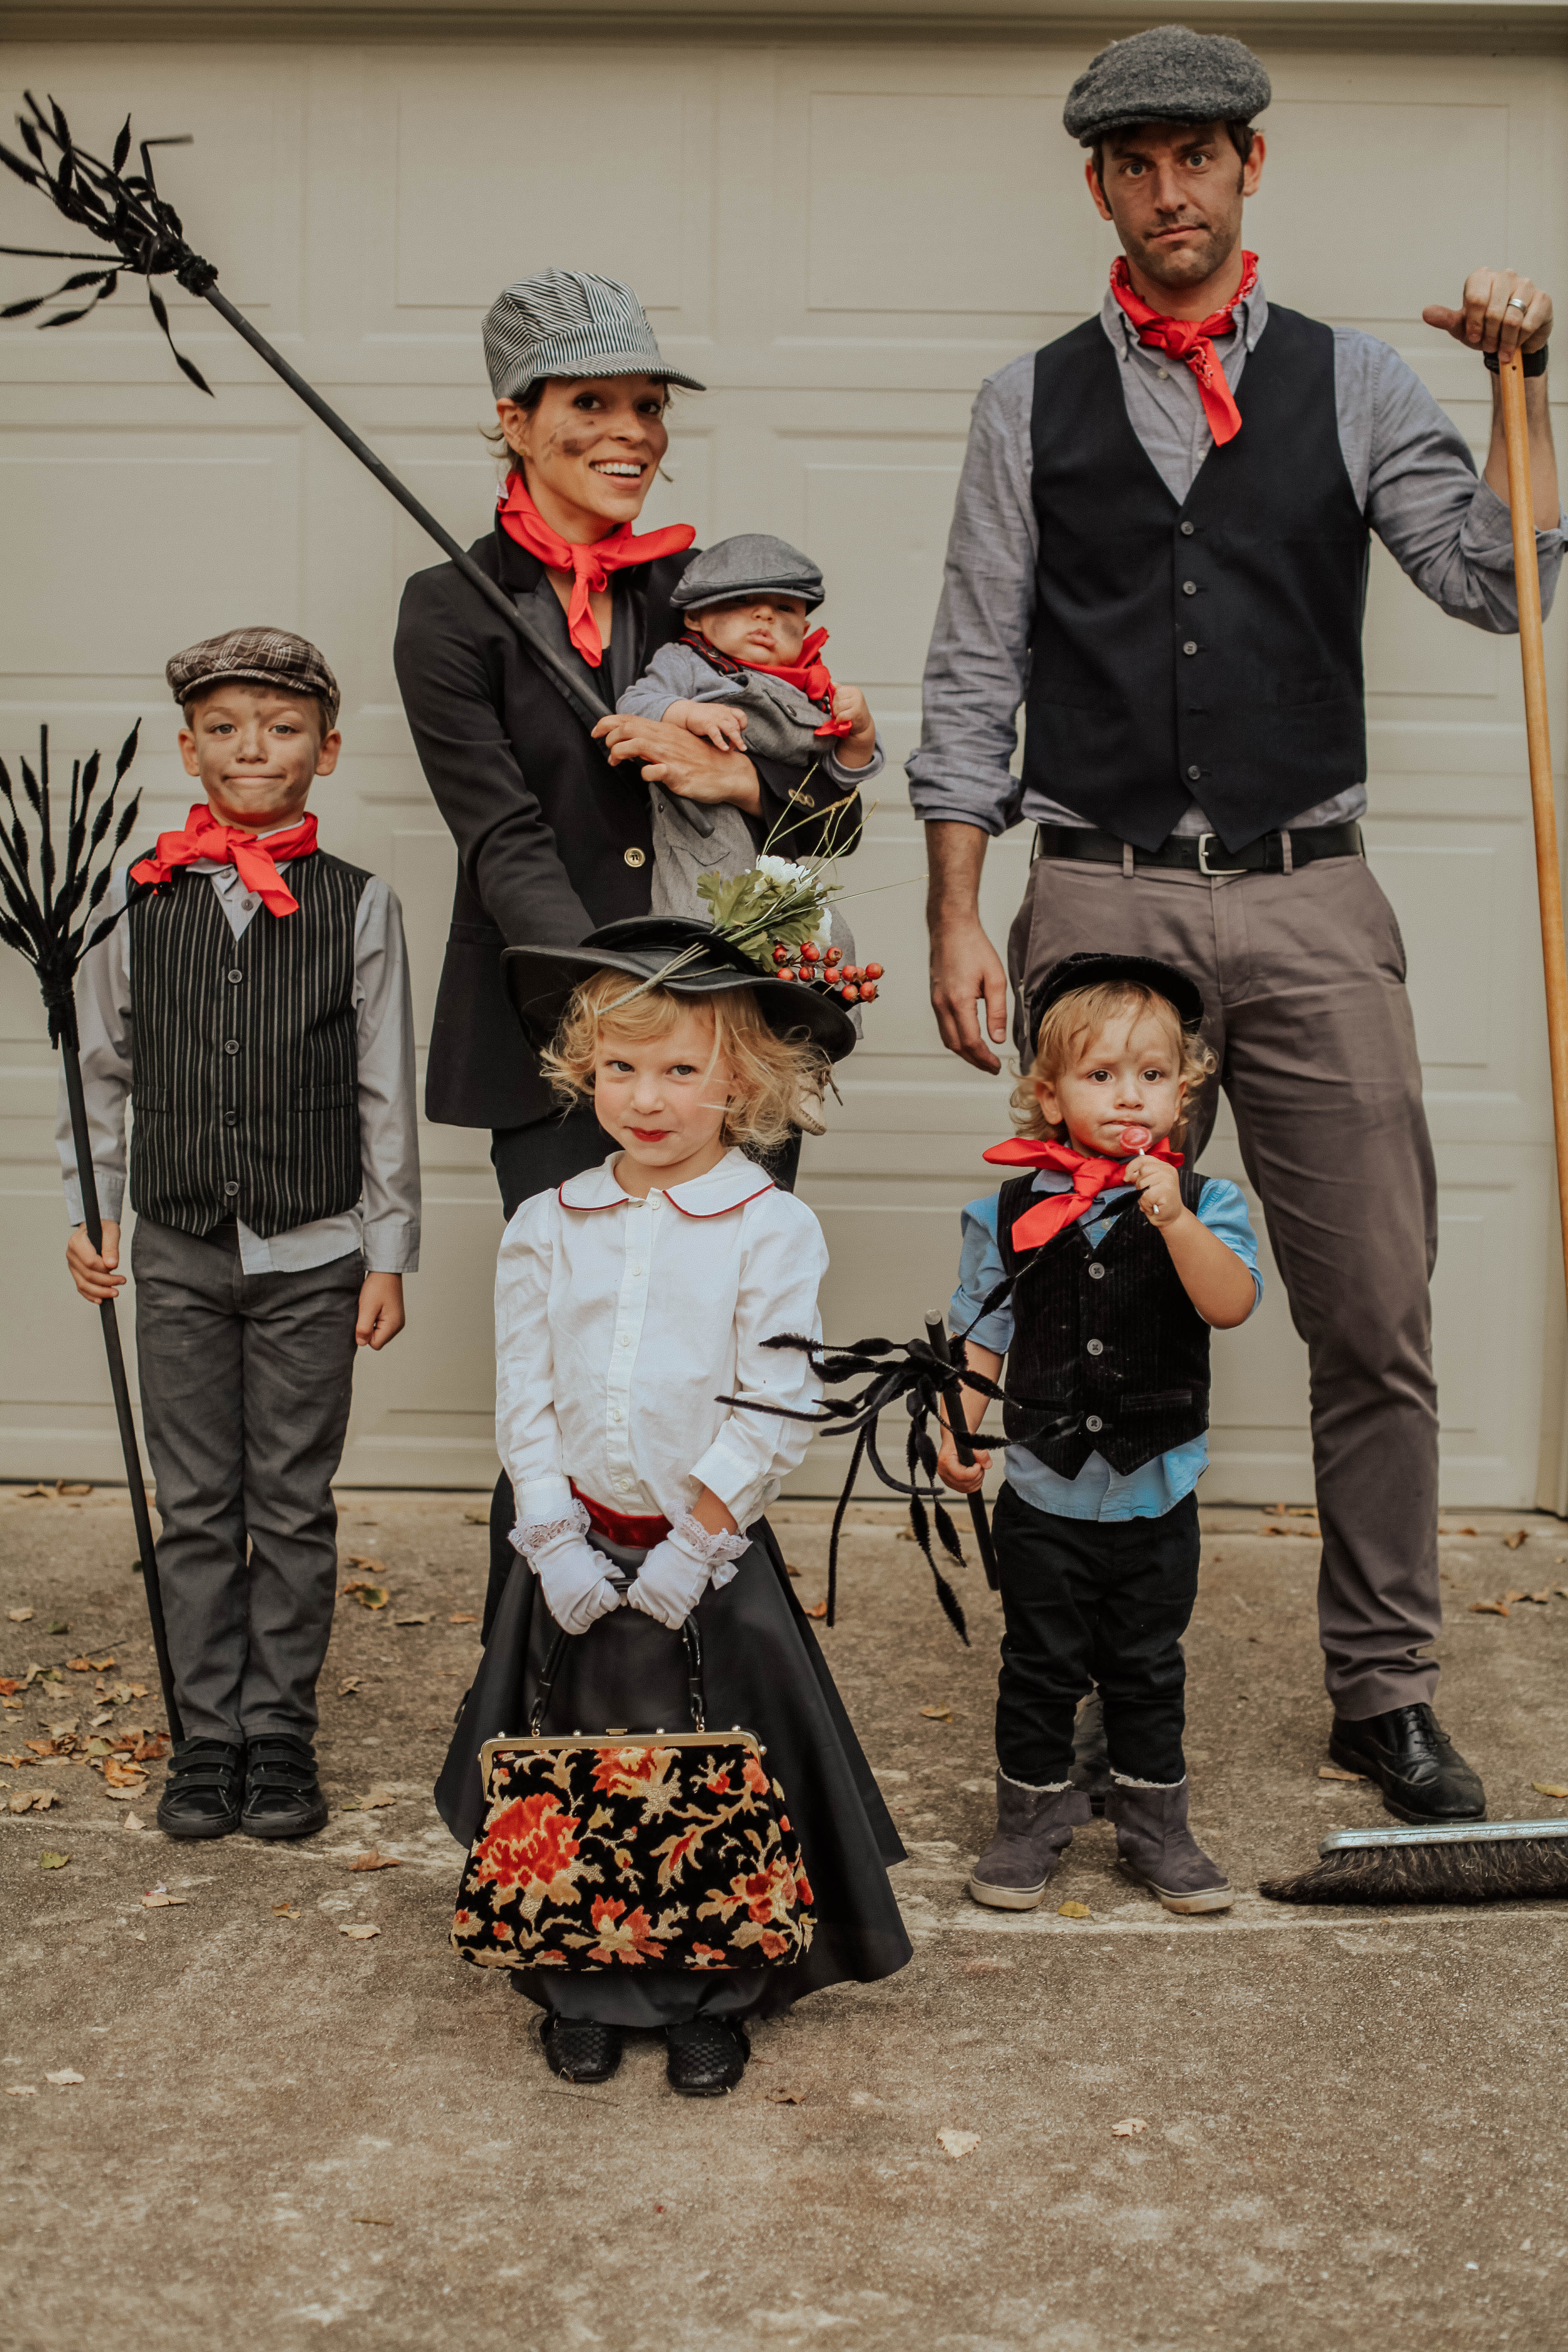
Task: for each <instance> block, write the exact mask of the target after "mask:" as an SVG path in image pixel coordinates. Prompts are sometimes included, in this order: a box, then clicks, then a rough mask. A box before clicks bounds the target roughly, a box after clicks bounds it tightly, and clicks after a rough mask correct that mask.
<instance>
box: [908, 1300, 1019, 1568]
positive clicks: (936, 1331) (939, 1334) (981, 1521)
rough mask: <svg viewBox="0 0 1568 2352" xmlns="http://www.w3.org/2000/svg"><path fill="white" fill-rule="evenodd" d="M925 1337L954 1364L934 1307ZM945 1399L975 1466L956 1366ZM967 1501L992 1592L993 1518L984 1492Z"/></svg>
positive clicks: (968, 1465) (962, 1455)
mask: <svg viewBox="0 0 1568 2352" xmlns="http://www.w3.org/2000/svg"><path fill="white" fill-rule="evenodd" d="M926 1338H927V1339H928V1340H929V1341H930V1343H931V1354H932V1355H933V1356H935V1357H936V1358H937V1359H938V1360H939V1361H940V1362H942V1363H944V1364H951V1363H952V1348H951V1347H950V1346H949V1344H948V1337H947V1327H946V1325H945V1324H944V1323H943V1321H942V1317H941V1316H940V1315H938V1314H937V1313H936V1312H935V1311H934V1309H933V1310H932V1311H931V1313H929V1314H928V1315H927V1317H926ZM942 1402H943V1404H944V1405H945V1406H946V1407H947V1425H948V1428H949V1429H950V1430H951V1431H952V1444H953V1451H954V1452H955V1453H956V1454H957V1455H958V1458H959V1460H960V1462H961V1463H962V1464H963V1467H964V1468H965V1469H966V1470H970V1469H973V1466H974V1447H973V1444H972V1442H971V1439H970V1434H969V1415H968V1414H967V1413H966V1412H964V1410H963V1381H961V1380H960V1379H959V1377H958V1372H957V1369H956V1367H955V1368H954V1370H953V1371H952V1375H951V1377H950V1378H949V1379H947V1380H945V1381H943V1382H942ZM968 1502H969V1517H970V1520H971V1522H972V1524H973V1528H974V1540H975V1542H976V1543H977V1544H978V1545H979V1546H980V1561H981V1566H982V1567H983V1568H984V1570H985V1581H986V1583H987V1584H988V1585H989V1586H990V1587H991V1590H992V1591H993V1592H1000V1591H1001V1590H1002V1579H1001V1575H1000V1573H999V1572H998V1570H997V1567H996V1551H995V1547H994V1545H993V1543H992V1540H991V1522H990V1520H989V1519H988V1518H987V1517H986V1515H985V1497H984V1495H971V1496H969V1497H968Z"/></svg>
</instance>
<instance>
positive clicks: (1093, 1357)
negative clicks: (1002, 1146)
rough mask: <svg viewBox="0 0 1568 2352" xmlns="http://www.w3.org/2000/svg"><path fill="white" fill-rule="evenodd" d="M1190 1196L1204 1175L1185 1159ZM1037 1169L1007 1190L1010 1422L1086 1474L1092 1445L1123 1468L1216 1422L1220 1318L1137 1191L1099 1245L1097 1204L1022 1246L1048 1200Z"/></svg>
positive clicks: (1015, 1434)
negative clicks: (1180, 1272)
mask: <svg viewBox="0 0 1568 2352" xmlns="http://www.w3.org/2000/svg"><path fill="white" fill-rule="evenodd" d="M1181 1183H1182V1198H1183V1200H1184V1202H1186V1204H1187V1206H1188V1208H1189V1209H1194V1210H1195V1209H1196V1207H1197V1205H1198V1201H1199V1197H1200V1196H1201V1194H1202V1192H1203V1189H1204V1179H1203V1177H1201V1176H1200V1175H1198V1174H1197V1173H1196V1172H1195V1171H1194V1170H1191V1169H1185V1168H1184V1170H1183V1171H1182V1177H1181ZM1039 1197H1040V1196H1039V1194H1038V1193H1037V1192H1036V1191H1035V1180H1034V1178H1033V1177H1032V1176H1016V1177H1015V1178H1013V1180H1012V1181H1011V1182H1009V1183H1006V1184H1004V1185H1003V1187H1002V1190H1001V1193H1000V1195H999V1196H998V1203H997V1211H996V1240H997V1244H998V1246H999V1248H1000V1250H1001V1253H1002V1264H1003V1266H1004V1268H1005V1271H1006V1273H1007V1274H1009V1275H1011V1276H1016V1281H1015V1284H1014V1287H1013V1344H1012V1346H1011V1347H1010V1348H1009V1349H1008V1350H1007V1390H1008V1393H1009V1395H1014V1394H1016V1395H1017V1396H1019V1397H1028V1398H1030V1399H1032V1400H1034V1402H1030V1403H1028V1404H1009V1405H1007V1406H1006V1407H1005V1409H1004V1412H1003V1427H1004V1428H1005V1431H1006V1433H1007V1437H1008V1440H1009V1442H1010V1443H1011V1444H1015V1445H1022V1446H1024V1447H1025V1448H1026V1451H1027V1452H1029V1453H1030V1454H1034V1455H1036V1457H1037V1459H1038V1460H1039V1461H1041V1462H1043V1463H1045V1464H1046V1465H1047V1468H1049V1469H1052V1470H1056V1471H1059V1472H1060V1474H1061V1475H1062V1476H1063V1477H1064V1478H1076V1477H1077V1476H1078V1474H1079V1471H1080V1470H1081V1469H1082V1468H1083V1465H1084V1464H1085V1463H1086V1462H1087V1461H1088V1460H1089V1455H1090V1454H1102V1455H1103V1456H1104V1458H1105V1460H1106V1461H1107V1462H1109V1463H1110V1466H1111V1468H1112V1469H1113V1470H1115V1471H1117V1472H1119V1473H1120V1474H1121V1475H1122V1476H1123V1477H1125V1476H1126V1475H1127V1474H1128V1472H1129V1471H1131V1470H1136V1469H1138V1468H1140V1467H1141V1466H1142V1464H1143V1463H1145V1462H1152V1461H1153V1459H1154V1457H1155V1455H1156V1454H1168V1453H1169V1452H1170V1450H1171V1448H1172V1446H1173V1445H1184V1444H1186V1443H1187V1442H1188V1440H1189V1439H1190V1438H1194V1437H1197V1436H1200V1435H1201V1434H1202V1433H1203V1432H1204V1431H1205V1429H1206V1428H1207V1427H1208V1425H1209V1327H1208V1325H1207V1324H1206V1323H1205V1321H1204V1319H1203V1317H1202V1316H1201V1315H1200V1314H1199V1313H1198V1310H1197V1308H1196V1307H1194V1305H1193V1302H1192V1300H1191V1299H1190V1298H1189V1297H1187V1294H1186V1292H1185V1291H1184V1289H1183V1288H1182V1286H1181V1283H1180V1282H1179V1281H1178V1279H1177V1276H1176V1270H1175V1268H1174V1266H1173V1265H1172V1264H1171V1254H1170V1252H1169V1250H1168V1249H1167V1248H1166V1247H1165V1244H1164V1243H1163V1241H1162V1240H1161V1238H1160V1236H1159V1234H1157V1233H1156V1232H1155V1230H1154V1228H1153V1226H1152V1224H1151V1223H1149V1220H1148V1219H1147V1217H1144V1216H1141V1215H1140V1214H1139V1213H1138V1210H1137V1208H1136V1206H1135V1204H1133V1203H1132V1202H1125V1203H1119V1204H1118V1213H1117V1216H1116V1222H1115V1223H1114V1224H1113V1225H1112V1226H1111V1228H1110V1232H1109V1233H1108V1234H1106V1236H1105V1238H1104V1240H1103V1241H1102V1242H1101V1243H1100V1246H1099V1248H1098V1249H1096V1248H1094V1247H1092V1246H1091V1245H1090V1243H1089V1236H1088V1234H1086V1233H1085V1231H1084V1226H1085V1225H1086V1224H1087V1223H1092V1222H1094V1221H1095V1220H1094V1218H1093V1213H1092V1211H1091V1212H1090V1213H1089V1216H1088V1217H1084V1218H1079V1221H1078V1223H1076V1224H1071V1225H1064V1226H1063V1228H1062V1230H1061V1232H1060V1233H1059V1234H1054V1235H1053V1236H1052V1238H1051V1239H1050V1240H1049V1241H1048V1242H1047V1243H1046V1244H1045V1245H1044V1247H1043V1248H1040V1249H1032V1250H1021V1251H1020V1250H1016V1249H1015V1248H1014V1247H1013V1242H1012V1233H1013V1226H1014V1223H1015V1222H1016V1220H1017V1219H1018V1218H1019V1217H1021V1216H1022V1215H1023V1213H1024V1212H1025V1210H1026V1209H1027V1208H1029V1207H1031V1206H1032V1205H1034V1204H1035V1203H1036V1202H1038V1200H1039Z"/></svg>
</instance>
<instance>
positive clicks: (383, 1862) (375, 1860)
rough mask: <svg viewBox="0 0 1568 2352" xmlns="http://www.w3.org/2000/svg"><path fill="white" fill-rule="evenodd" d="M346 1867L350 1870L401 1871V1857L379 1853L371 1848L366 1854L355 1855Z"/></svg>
mask: <svg viewBox="0 0 1568 2352" xmlns="http://www.w3.org/2000/svg"><path fill="white" fill-rule="evenodd" d="M348 1867H349V1868H350V1869H351V1870H401V1869H402V1867H403V1857H402V1855H401V1854H396V1853H379V1852H378V1851H377V1849H376V1848H375V1847H374V1846H372V1847H371V1849H370V1852H369V1853H356V1854H355V1856H354V1858H353V1861H352V1862H351V1863H350V1864H349V1865H348Z"/></svg>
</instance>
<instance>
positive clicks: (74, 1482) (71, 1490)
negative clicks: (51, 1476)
mask: <svg viewBox="0 0 1568 2352" xmlns="http://www.w3.org/2000/svg"><path fill="white" fill-rule="evenodd" d="M55 1492H56V1494H57V1495H90V1494H91V1492H92V1488H91V1486H90V1485H89V1484H87V1483H85V1482H84V1481H82V1480H81V1479H71V1478H57V1479H56V1480H55Z"/></svg>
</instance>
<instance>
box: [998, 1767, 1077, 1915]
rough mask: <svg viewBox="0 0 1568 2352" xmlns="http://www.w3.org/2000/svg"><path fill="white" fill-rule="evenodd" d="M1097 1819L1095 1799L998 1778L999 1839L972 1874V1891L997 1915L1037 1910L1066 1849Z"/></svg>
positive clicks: (1073, 1791)
mask: <svg viewBox="0 0 1568 2352" xmlns="http://www.w3.org/2000/svg"><path fill="white" fill-rule="evenodd" d="M1092 1818H1093V1816H1092V1814H1091V1813H1090V1811H1089V1799H1088V1798H1087V1797H1086V1796H1085V1795H1084V1793H1083V1790H1081V1789H1075V1788H1073V1787H1072V1786H1071V1785H1070V1783H1069V1785H1068V1787H1067V1788H1065V1789H1031V1788H1027V1787H1026V1785H1025V1784H1024V1782H1023V1781H1021V1780H1008V1778H1007V1775H1006V1774H1005V1772H998V1773H997V1775H996V1834H995V1836H994V1838H993V1839H992V1841H991V1843H990V1844H989V1845H988V1846H987V1847H986V1849H985V1851H984V1853H983V1854H982V1855H981V1857H980V1859H979V1861H978V1862H977V1863H976V1864H975V1865H974V1868H973V1870H972V1871H971V1873H970V1874H969V1892H970V1893H971V1895H973V1897H974V1900H975V1901H976V1903H984V1904H987V1905H988V1906H990V1908H991V1909H992V1910H993V1911H1033V1910H1036V1909H1037V1907H1038V1906H1039V1903H1040V1900H1041V1898H1042V1896H1043V1895H1044V1894H1045V1891H1046V1885H1047V1880H1048V1879H1049V1877H1050V1874H1051V1873H1052V1871H1053V1870H1055V1868H1056V1866H1057V1864H1058V1862H1059V1861H1060V1859H1061V1855H1062V1850H1063V1848H1064V1847H1065V1846H1069V1845H1070V1844H1071V1843H1072V1833H1073V1832H1074V1830H1075V1829H1081V1828H1082V1827H1083V1825H1084V1823H1085V1822H1089V1821H1090V1820H1092Z"/></svg>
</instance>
